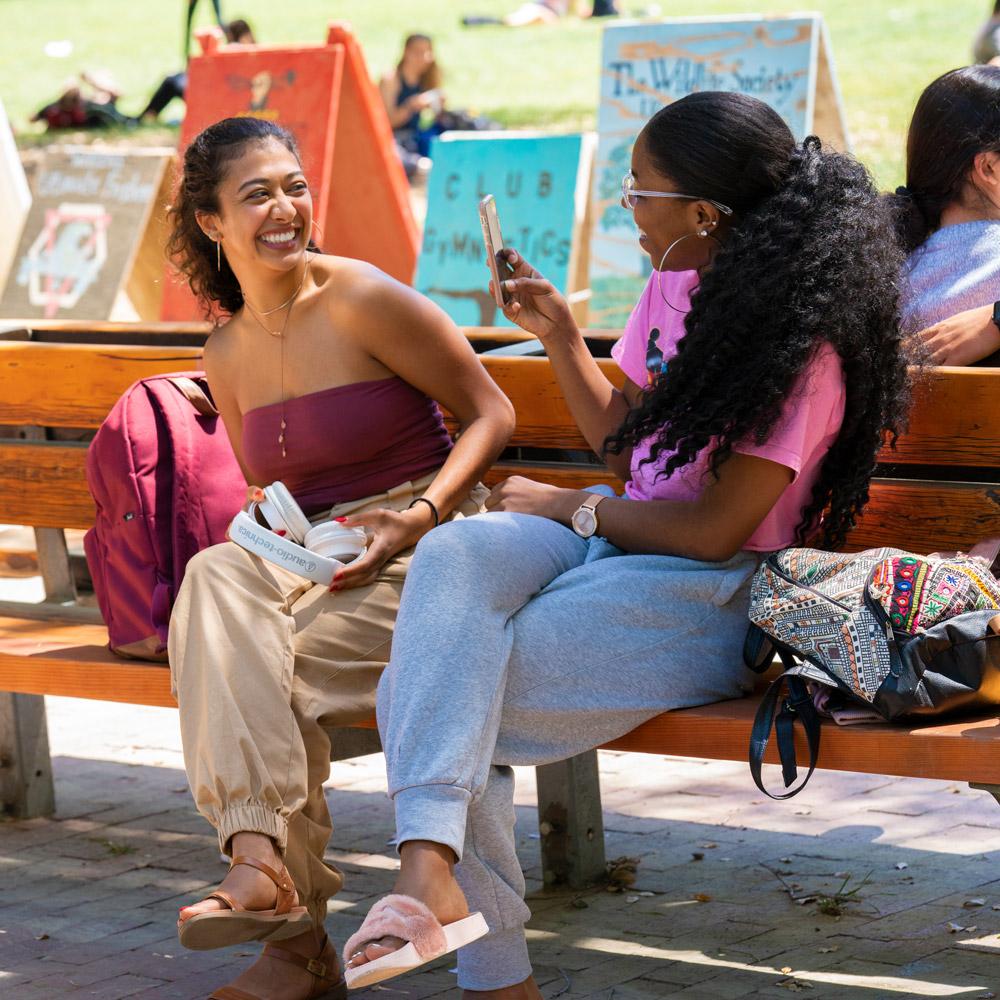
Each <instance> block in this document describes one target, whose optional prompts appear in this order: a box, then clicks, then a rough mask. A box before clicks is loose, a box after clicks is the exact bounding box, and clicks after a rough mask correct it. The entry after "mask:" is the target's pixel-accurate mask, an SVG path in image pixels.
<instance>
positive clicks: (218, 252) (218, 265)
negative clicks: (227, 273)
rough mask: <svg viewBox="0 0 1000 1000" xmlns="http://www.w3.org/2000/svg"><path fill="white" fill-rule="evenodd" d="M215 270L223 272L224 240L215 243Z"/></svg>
mask: <svg viewBox="0 0 1000 1000" xmlns="http://www.w3.org/2000/svg"><path fill="white" fill-rule="evenodd" d="M215 269H216V271H221V270H222V240H216V241H215Z"/></svg>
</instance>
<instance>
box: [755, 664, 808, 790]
mask: <svg viewBox="0 0 1000 1000" xmlns="http://www.w3.org/2000/svg"><path fill="white" fill-rule="evenodd" d="M778 654H779V656H781V659H782V662H783V663H785V667H786V670H785V673H784V674H782V675H781V676H780V677H779V678H778V679H777V680H775V681H774V682H773V683H772V684H771V686H770V687H769V688H768V689H767V692H766V693H765V694H764V697H763V698H762V699H761V703H760V706H759V707H758V709H757V714H756V715H755V716H754V720H753V728H752V729H751V731H750V774H751V776H752V777H753V782H754V784H755V785H756V786H757V787H758V788H759V789H760V790H761V791H762V792H763V793H764V794H765V795H766V796H768V797H769V798H772V799H790V798H791V797H792V796H793V795H798V793H799V792H801V791H802V789H803V788H805V786H806V784H807V783H808V781H809V779H810V778H811V777H812V775H813V771H815V770H816V760H817V758H818V757H819V737H820V722H819V716H818V715H817V714H816V708H815V706H814V705H813V700H812V698H811V696H810V695H809V691H808V689H807V688H806V684H805V681H804V680H803V679H802V677H800V676H798V673H797V669H798V668H797V667H796V665H795V663H794V661H793V660H791V658H790V657H789V656H788V654H787V653H786V652H785V651H784V650H782V649H781V648H780V647H778ZM786 657H787V658H786ZM786 686H787V688H788V697H787V698H785V699H784V701H783V702H781V710H780V712H779V711H778V706H779V699H780V697H781V691H782V688H784V687H786ZM796 720H798V721H799V722H801V723H802V728H803V729H804V730H805V734H806V741H807V743H808V745H809V771H808V773H807V774H806V776H805V778H803V779H802V782H801V784H799V785H798V787H797V788H792V789H791V791H788V792H784V793H782V794H779V795H774V794H772V793H771V792H769V791H768V790H767V789H766V788H765V787H764V782H763V779H762V777H761V765H762V764H763V762H764V753H765V752H766V750H767V744H768V741H769V740H770V738H771V730H772V729H773V730H774V732H775V736H776V737H777V740H778V757H779V758H780V760H781V776H782V778H783V780H784V782H785V788H790V787H791V785H793V784H794V783H795V781H796V780H797V778H798V765H797V761H796V759H795V722H796Z"/></svg>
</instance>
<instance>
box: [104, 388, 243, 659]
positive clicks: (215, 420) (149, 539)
mask: <svg viewBox="0 0 1000 1000" xmlns="http://www.w3.org/2000/svg"><path fill="white" fill-rule="evenodd" d="M87 485H88V486H89V488H90V492H91V495H92V496H93V498H94V502H95V504H96V505H97V519H96V522H95V524H94V527H93V528H91V529H90V531H88V532H87V535H86V537H85V538H84V550H85V552H86V555H87V563H88V565H89V566H90V573H91V576H92V578H93V581H94V591H95V592H96V594H97V601H98V604H99V605H100V608H101V614H102V615H103V617H104V621H105V624H106V625H107V626H108V635H109V639H110V642H109V643H108V645H109V647H110V648H111V650H112V652H115V653H117V654H118V655H119V656H124V657H127V658H130V659H153V660H166V658H167V653H166V646H167V625H168V623H169V621H170V609H171V608H172V607H173V603H174V597H175V595H176V594H177V590H178V588H179V587H180V585H181V580H182V579H183V578H184V569H185V567H186V566H187V563H188V560H189V559H190V558H191V557H192V556H193V555H194V554H195V553H196V552H198V551H200V550H201V549H203V548H205V547H206V546H208V545H214V544H215V543H216V542H221V541H224V540H225V533H226V528H227V527H228V525H229V522H230V520H232V517H233V515H234V514H235V513H236V512H237V511H238V510H239V509H240V507H241V506H242V505H243V502H244V500H245V499H246V482H245V481H244V478H243V473H242V471H241V470H240V467H239V465H238V464H237V462H236V456H235V455H234V454H233V450H232V447H231V446H230V444H229V438H228V437H227V435H226V429H225V427H224V426H223V424H222V420H221V419H220V418H219V414H218V411H217V410H216V409H215V405H214V404H213V403H212V400H211V397H210V396H209V395H208V385H207V383H206V381H205V374H204V372H181V373H179V374H176V375H155V376H153V377H151V378H144V379H140V380H139V381H138V382H136V383H135V384H134V385H132V386H131V387H130V388H129V389H127V390H126V391H125V393H124V395H122V397H121V399H119V400H118V402H117V403H115V405H114V407H113V408H112V410H111V412H110V413H109V414H108V417H107V419H106V420H105V421H104V423H103V424H101V427H100V429H99V430H98V432H97V434H96V435H95V436H94V440H93V441H92V442H91V443H90V448H89V449H88V451H87Z"/></svg>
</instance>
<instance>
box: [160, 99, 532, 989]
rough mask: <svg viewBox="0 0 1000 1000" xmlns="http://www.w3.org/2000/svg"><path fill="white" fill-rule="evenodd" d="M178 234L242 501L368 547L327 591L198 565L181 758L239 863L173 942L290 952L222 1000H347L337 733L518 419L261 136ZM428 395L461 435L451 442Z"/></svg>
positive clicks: (185, 615)
mask: <svg viewBox="0 0 1000 1000" xmlns="http://www.w3.org/2000/svg"><path fill="white" fill-rule="evenodd" d="M172 217H173V233H172V237H171V239H170V245H169V250H170V252H171V254H172V256H173V258H174V260H175V261H176V262H177V264H178V266H179V268H180V270H181V272H182V273H183V274H184V275H185V276H186V277H187V279H188V281H189V282H190V285H191V288H192V289H193V290H194V292H195V294H196V295H198V297H199V298H200V299H201V301H202V303H203V304H204V305H205V307H206V310H208V311H211V312H214V313H216V314H221V315H224V316H228V317H229V318H228V321H227V322H226V323H225V325H223V326H221V327H219V328H218V329H216V330H215V331H214V332H213V333H212V335H211V337H210V338H209V340H208V343H207V345H206V347H205V359H204V360H205V371H206V373H207V375H208V380H209V383H210V385H211V388H212V392H213V395H214V397H215V402H216V404H217V405H218V408H219V411H220V413H221V415H222V419H223V422H224V424H225V428H226V431H227V433H228V435H229V440H230V442H231V444H232V446H233V451H234V452H235V454H236V457H237V459H238V461H239V463H240V466H241V467H242V469H243V472H244V474H245V476H246V480H247V483H248V484H251V486H250V494H251V496H252V497H256V498H259V497H260V490H259V487H261V486H264V485H266V484H269V483H271V482H273V481H277V480H280V481H282V482H283V483H284V484H285V486H286V487H287V488H288V490H289V492H290V493H291V494H292V496H293V498H294V499H295V500H296V501H297V502H298V505H299V506H300V507H301V509H302V512H303V514H304V515H305V516H306V518H308V519H309V520H311V521H312V522H313V523H319V522H321V521H326V520H328V519H330V518H335V519H336V520H337V521H340V522H343V523H345V524H346V525H348V526H360V527H364V528H365V529H366V530H367V532H368V535H369V538H368V548H367V552H366V553H365V554H363V555H362V556H361V557H360V558H358V559H356V560H355V561H354V562H351V563H350V564H349V565H347V566H346V567H345V568H343V569H341V570H340V571H339V573H337V575H336V576H335V577H334V578H333V583H332V585H331V586H330V587H329V589H328V588H327V587H325V586H322V585H320V584H314V583H312V582H311V581H310V580H308V579H305V578H304V577H302V576H299V575H297V574H295V573H293V572H291V571H290V570H287V569H285V568H284V567H281V566H277V565H275V564H274V563H271V562H265V561H263V560H262V559H260V558H259V557H258V556H256V555H253V554H251V553H250V552H248V551H247V550H245V549H244V548H241V547H240V546H238V545H236V544H235V543H233V542H224V543H223V544H221V545H216V546H212V547H211V548H209V549H206V550H205V551H203V552H201V553H199V554H198V555H197V556H196V557H195V558H194V559H193V560H192V561H191V562H190V563H189V564H188V567H187V571H186V575H185V579H184V583H183V585H182V587H181V589H180V592H179V594H178V597H177V601H176V604H175V606H174V610H173V615H172V617H171V621H170V634H169V654H170V667H171V672H172V679H173V685H174V690H175V693H176V695H177V701H178V706H179V708H180V724H181V736H182V739H183V746H184V760H185V765H186V767H187V772H188V779H189V781H190V784H191V789H192V793H193V795H194V798H195V803H196V805H197V806H198V809H199V811H200V812H201V813H202V814H203V815H204V816H205V817H206V818H207V819H208V820H209V822H210V823H211V824H212V825H213V826H214V827H215V828H216V830H217V832H218V837H219V845H220V849H221V850H222V851H223V852H224V853H226V854H228V855H229V856H230V857H231V858H232V859H233V861H232V866H231V867H230V870H229V873H228V874H227V875H226V877H225V879H224V880H223V882H222V884H221V886H220V887H219V888H218V889H217V890H215V891H214V892H213V893H212V894H211V895H210V896H208V898H206V899H204V900H202V901H201V902H199V903H196V904H195V905H193V906H187V907H184V908H182V910H181V912H180V917H179V920H178V933H179V935H180V939H181V943H182V944H184V945H186V946H187V947H191V948H198V949H205V948H218V947H223V946H225V945H231V944H237V943H239V942H242V941H250V940H259V941H269V942H274V941H280V945H275V944H268V945H266V946H265V948H264V951H263V954H262V956H261V957H260V959H259V960H258V961H257V962H256V963H255V964H254V965H253V966H252V967H251V968H250V969H248V970H247V971H246V972H245V973H244V974H243V975H241V976H240V977H239V978H238V979H237V980H236V981H235V982H234V983H233V984H231V985H230V986H226V987H223V988H222V989H220V990H219V991H218V992H216V993H213V994H212V996H213V997H218V998H220V1000H223V998H230V1000H236V998H239V1000H246V998H247V997H257V998H261V1000H307V998H310V997H317V996H320V995H324V996H327V995H329V996H334V995H341V994H342V992H343V982H342V977H341V970H340V969H339V966H338V962H337V957H336V952H335V950H334V949H333V947H332V945H331V944H330V943H329V942H328V941H327V939H326V935H325V933H324V931H323V921H324V919H325V916H326V905H327V900H328V899H329V897H330V896H332V895H333V894H335V893H336V892H337V891H338V890H339V888H340V884H341V877H340V873H339V872H338V871H337V870H336V869H335V868H333V867H332V866H330V865H328V864H327V863H326V862H325V861H324V860H323V851H324V848H325V846H326V842H327V839H328V837H329V834H330V829H331V824H330V815H329V811H328V809H327V804H326V800H325V798H324V794H323V787H322V786H323V781H324V780H325V779H326V778H327V776H328V774H329V768H330V742H329V738H328V736H327V734H326V728H327V727H330V726H336V725H349V724H351V723H352V722H357V721H359V720H362V719H365V718H368V717H370V715H371V713H372V711H373V709H374V706H375V686H376V683H377V681H378V677H379V674H380V673H381V670H382V668H383V666H384V665H385V663H386V661H387V660H388V656H389V641H390V638H391V635H392V628H393V624H394V621H395V617H396V610H397V607H398V604H399V596H400V592H401V590H402V585H403V579H404V577H405V575H406V570H407V566H408V564H409V561H410V555H411V552H412V550H413V546H414V545H415V544H416V542H417V540H418V539H419V538H420V537H421V536H422V535H424V534H425V533H426V532H427V531H429V530H430V529H431V528H432V527H433V526H434V525H435V524H437V522H438V521H439V520H442V521H445V520H448V519H450V518H453V517H455V516H462V515H464V514H474V513H478V512H479V510H480V509H481V507H480V504H481V500H482V498H483V497H485V494H486V491H485V489H483V488H482V487H479V488H478V489H477V487H476V484H477V482H478V479H479V477H480V476H482V475H483V473H484V472H485V470H486V469H487V468H488V467H489V466H490V464H491V463H492V462H493V460H494V459H495V457H496V455H497V454H498V453H499V451H500V449H501V448H502V447H503V445H504V443H505V442H506V440H507V438H508V437H509V434H510V431H511V429H512V426H513V411H512V410H511V407H510V404H509V403H508V402H507V400H506V398H505V397H504V396H503V395H502V393H500V391H499V390H498V389H497V387H496V386H495V384H494V383H493V382H492V380H491V379H490V378H489V377H488V376H487V375H486V373H485V371H484V369H483V367H482V365H480V364H479V362H478V360H477V359H476V357H475V355H474V353H473V351H472V349H471V347H470V346H469V343H468V342H467V341H466V339H465V338H464V337H463V336H462V335H461V333H460V332H459V331H458V330H457V329H456V328H455V326H454V324H453V323H452V322H451V321H450V320H449V319H448V318H447V317H446V316H445V314H444V313H443V312H441V310H440V309H438V308H437V306H435V305H433V303H431V302H429V301H428V300H427V299H425V298H424V297H423V296H421V295H418V294H417V293H416V292H414V291H413V290H412V289H410V288H407V287H405V286H404V285H401V284H400V283H399V282H397V281H395V280H393V279H392V278H390V277H388V276H387V275H385V274H383V273H382V272H381V271H379V270H377V269H376V268H374V267H372V266H370V265H369V264H365V263H363V262H361V261H357V260H350V259H347V258H343V257H335V256H332V255H325V254H322V253H321V252H320V251H319V248H318V247H317V246H316V244H315V243H314V242H313V240H312V238H311V235H312V230H313V207H312V197H311V195H310V192H309V186H308V184H307V182H306V179H305V176H304V174H303V171H302V165H301V162H300V160H299V156H298V151H297V149H296V146H295V142H294V140H293V139H292V137H291V136H290V135H289V134H288V133H287V132H286V131H284V130H283V129H281V128H280V127H278V126H276V125H274V124H273V123H271V122H267V121H262V120H260V119H256V118H227V119H225V120H224V121H221V122H218V123H217V124H215V125H212V126H211V127H209V128H208V129H206V130H205V131H204V132H202V133H201V134H200V135H199V136H198V137H197V138H196V139H195V140H194V141H193V142H192V143H191V145H190V146H189V147H188V149H187V152H186V153H185V156H184V173H183V177H182V179H181V183H180V188H179V191H178V193H177V197H176V201H175V203H174V206H173V209H172ZM435 400H437V401H439V402H440V403H441V404H442V405H443V406H445V407H446V408H447V409H448V410H449V411H450V412H451V413H452V414H453V415H454V417H455V419H456V420H457V422H458V424H459V425H460V427H461V429H462V434H461V437H460V439H458V440H457V441H456V442H454V443H453V442H452V440H451V438H450V437H449V436H448V433H447V431H446V430H445V427H444V425H443V423H442V420H441V414H440V411H439V410H438V408H437V405H436V403H435V402H434V401H435ZM286 866H287V867H286Z"/></svg>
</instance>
